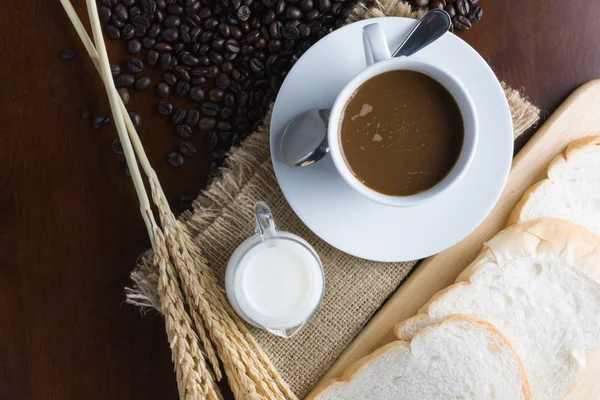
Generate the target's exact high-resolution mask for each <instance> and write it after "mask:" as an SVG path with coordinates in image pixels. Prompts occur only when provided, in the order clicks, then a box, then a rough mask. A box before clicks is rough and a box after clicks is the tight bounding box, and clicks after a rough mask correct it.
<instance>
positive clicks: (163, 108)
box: [156, 101, 173, 116]
mask: <svg viewBox="0 0 600 400" xmlns="http://www.w3.org/2000/svg"><path fill="white" fill-rule="evenodd" d="M156 109H157V110H158V113H159V114H160V115H164V116H169V115H171V113H172V112H173V105H172V104H171V103H167V102H166V101H161V102H160V103H158V104H157V106H156Z"/></svg>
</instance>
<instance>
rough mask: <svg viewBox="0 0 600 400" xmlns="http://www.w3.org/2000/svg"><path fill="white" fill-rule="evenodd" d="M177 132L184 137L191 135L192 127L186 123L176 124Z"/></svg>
mask: <svg viewBox="0 0 600 400" xmlns="http://www.w3.org/2000/svg"><path fill="white" fill-rule="evenodd" d="M177 134H178V135H179V136H181V137H182V138H184V139H187V138H189V137H191V136H192V127H191V126H189V125H187V124H179V125H177Z"/></svg>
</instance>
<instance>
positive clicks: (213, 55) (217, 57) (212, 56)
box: [208, 51, 223, 65]
mask: <svg viewBox="0 0 600 400" xmlns="http://www.w3.org/2000/svg"><path fill="white" fill-rule="evenodd" d="M208 58H209V60H210V61H211V62H213V63H215V64H217V65H221V64H222V63H223V56H222V55H221V54H219V53H217V52H216V51H209V52H208Z"/></svg>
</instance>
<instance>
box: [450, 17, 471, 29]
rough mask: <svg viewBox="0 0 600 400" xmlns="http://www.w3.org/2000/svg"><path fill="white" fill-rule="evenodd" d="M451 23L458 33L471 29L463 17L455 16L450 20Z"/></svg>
mask: <svg viewBox="0 0 600 400" xmlns="http://www.w3.org/2000/svg"><path fill="white" fill-rule="evenodd" d="M452 23H453V25H454V29H458V30H459V31H466V30H469V29H471V21H469V19H468V18H467V17H465V16H463V15H457V16H456V17H454V18H453V19H452Z"/></svg>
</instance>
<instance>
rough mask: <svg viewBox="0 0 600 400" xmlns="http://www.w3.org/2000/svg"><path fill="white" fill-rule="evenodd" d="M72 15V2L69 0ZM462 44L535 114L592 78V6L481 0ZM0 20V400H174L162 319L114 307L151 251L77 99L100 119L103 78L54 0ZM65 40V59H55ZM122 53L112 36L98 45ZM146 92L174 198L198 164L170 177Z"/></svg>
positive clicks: (598, 29) (154, 155)
mask: <svg viewBox="0 0 600 400" xmlns="http://www.w3.org/2000/svg"><path fill="white" fill-rule="evenodd" d="M76 3H77V5H78V6H79V10H80V11H81V12H82V13H81V14H80V15H81V16H82V17H84V16H85V14H84V13H83V8H82V7H81V6H82V5H83V1H82V0H77V1H76ZM481 3H482V6H483V9H484V17H483V20H482V21H481V22H480V23H479V24H476V25H475V27H474V29H473V31H471V32H468V33H466V34H464V35H462V37H463V38H464V39H465V40H466V41H468V42H469V43H470V44H472V45H473V46H474V47H475V48H476V49H477V50H478V51H479V52H480V53H481V54H482V55H483V57H484V58H485V59H486V60H487V61H488V62H489V63H490V64H491V65H492V67H493V68H494V69H495V70H496V72H497V74H498V76H499V77H500V79H502V80H505V81H506V82H507V83H508V84H509V85H511V86H512V87H515V88H520V89H522V90H523V92H524V93H526V94H527V95H528V96H529V97H530V98H531V99H532V101H533V102H534V103H536V104H537V105H539V106H540V107H541V108H542V109H543V110H544V111H545V115H546V116H547V115H548V114H549V113H551V112H552V111H553V110H554V109H555V108H556V107H557V106H558V105H559V104H560V103H561V102H562V100H563V99H564V98H565V97H566V96H567V95H568V94H569V93H570V92H571V91H572V90H573V89H575V88H576V87H577V86H579V85H580V84H582V83H584V82H586V81H588V80H590V79H594V78H596V77H599V76H600V57H599V54H600V40H598V38H600V24H599V23H598V22H597V21H598V18H599V17H600V2H596V1H589V0H571V1H568V2H566V1H565V2H551V4H550V2H547V1H542V0H536V1H533V0H530V1H523V0H502V1H492V0H481ZM4 10H5V11H4V17H3V18H2V24H0V50H1V51H0V55H1V56H2V61H1V62H2V64H1V67H0V68H1V72H2V74H1V77H0V95H1V99H2V100H1V107H0V112H1V115H2V118H0V127H1V128H0V399H21V400H25V399H60V400H68V399H74V400H79V399H102V400H105V399H115V400H116V399H175V398H177V391H176V385H175V375H174V373H173V368H172V364H171V360H170V352H169V349H168V346H167V342H166V336H165V333H164V327H163V320H162V319H161V318H160V317H158V316H157V315H152V314H150V315H146V316H145V317H143V318H142V317H141V316H140V314H139V312H138V311H137V310H135V309H134V308H132V307H130V306H128V305H126V304H125V303H124V289H123V288H124V287H125V286H126V285H128V284H129V283H130V281H129V277H128V276H129V273H130V271H131V269H132V267H133V266H134V264H135V261H136V258H137V256H138V255H139V254H140V252H141V251H143V250H144V249H146V248H148V247H149V242H148V239H147V236H146V231H145V228H144V226H143V223H142V220H141V218H140V216H139V213H138V203H137V200H136V197H135V193H134V190H133V186H132V184H131V181H130V180H129V178H127V177H125V176H124V174H123V165H122V163H123V159H122V158H121V157H120V156H117V155H115V154H113V153H112V152H111V150H110V143H111V141H112V140H113V138H115V137H116V132H115V130H114V127H113V126H112V125H110V126H106V127H104V128H102V129H97V130H94V129H92V128H91V124H90V122H89V121H84V120H82V119H81V117H80V115H79V111H78V107H80V106H82V105H89V106H90V107H91V109H92V110H93V112H94V114H96V115H97V114H104V115H108V114H109V107H108V104H107V101H106V98H105V97H106V96H105V94H104V90H103V88H102V84H101V82H100V80H99V78H98V77H97V74H96V72H95V70H94V69H93V67H92V64H91V62H90V61H89V60H88V58H87V55H85V53H84V50H83V47H82V46H81V45H80V44H79V39H78V38H77V36H76V34H75V31H74V30H73V29H72V27H71V25H70V23H69V22H68V20H67V18H66V16H65V15H64V13H63V11H62V8H61V6H60V4H59V2H58V0H43V1H42V0H37V1H36V0H20V1H9V2H6V3H5V5H4ZM63 49H73V50H75V51H76V53H77V56H76V58H75V59H74V60H70V61H62V60H60V59H59V58H58V56H57V55H58V53H59V52H60V51H61V50H63ZM110 50H111V53H112V56H113V57H115V59H119V57H120V56H121V54H122V53H123V51H122V48H121V45H120V43H116V44H112V45H111V48H110ZM154 102H155V98H154V96H153V95H152V94H150V93H147V94H144V95H142V94H139V95H135V96H134V97H133V100H132V102H131V104H130V106H129V108H130V109H132V110H137V111H139V112H140V113H141V115H142V116H143V125H142V127H141V129H140V134H141V136H142V140H143V142H144V143H145V145H146V148H147V151H148V153H149V155H150V157H151V159H152V161H153V163H154V166H155V167H156V169H157V171H158V174H159V176H160V177H161V180H162V182H163V184H164V186H165V189H166V192H167V193H168V196H169V198H170V199H171V200H172V201H173V205H174V206H175V207H176V206H177V203H178V199H179V197H180V196H181V195H185V194H195V193H196V191H197V190H198V189H199V188H200V187H202V186H203V185H204V184H205V181H206V175H207V169H208V161H207V157H205V156H200V157H197V158H196V159H195V160H194V161H193V162H188V163H186V165H185V167H184V168H182V169H180V170H174V169H173V168H170V167H169V166H168V165H167V164H166V162H165V155H166V153H167V152H168V151H169V150H170V148H171V147H173V146H175V144H176V140H175V137H174V134H173V132H172V126H171V125H169V124H168V123H167V122H165V121H164V120H162V119H160V118H159V117H158V116H156V115H155V111H154V106H153V104H154Z"/></svg>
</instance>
